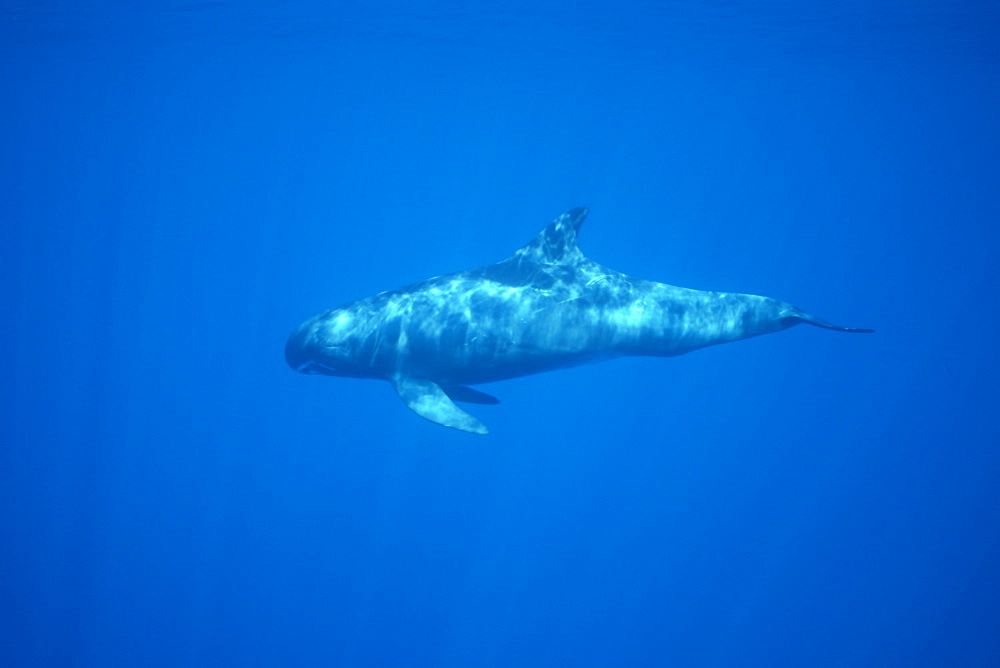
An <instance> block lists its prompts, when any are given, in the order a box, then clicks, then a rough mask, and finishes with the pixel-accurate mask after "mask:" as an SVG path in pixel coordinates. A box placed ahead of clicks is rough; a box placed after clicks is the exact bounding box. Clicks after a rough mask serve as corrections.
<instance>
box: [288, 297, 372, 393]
mask: <svg viewBox="0 0 1000 668" xmlns="http://www.w3.org/2000/svg"><path fill="white" fill-rule="evenodd" d="M357 324H358V318H357V314H355V313H352V311H351V310H350V309H347V308H337V309H333V310H332V311H327V312H326V313H322V314H320V315H317V316H314V317H312V318H310V319H309V320H306V321H305V322H304V323H302V324H301V325H299V327H298V328H297V329H296V330H295V331H294V332H292V334H291V336H289V337H288V342H287V343H285V361H286V362H288V366H290V367H291V368H292V369H293V370H294V371H298V372H300V373H307V374H321V375H324V376H350V377H355V378H357V377H367V376H372V375H377V374H374V373H373V372H372V370H371V369H370V368H369V365H367V364H364V363H363V360H364V359H365V357H364V356H363V355H359V348H361V346H360V345H359V343H360V342H359V332H358V329H357V327H356V326H357ZM360 352H363V351H360Z"/></svg>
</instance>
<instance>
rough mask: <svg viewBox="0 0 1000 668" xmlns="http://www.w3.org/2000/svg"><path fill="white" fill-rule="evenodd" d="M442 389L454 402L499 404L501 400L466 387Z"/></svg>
mask: <svg viewBox="0 0 1000 668" xmlns="http://www.w3.org/2000/svg"><path fill="white" fill-rule="evenodd" d="M441 389H442V390H444V393H445V394H447V395H448V397H449V398H450V399H451V400H452V401H464V402H465V403H468V404H498V403H500V400H499V399H497V398H496V397H494V396H493V395H492V394H486V393H485V392H480V391H479V390H474V389H472V388H471V387H466V386H465V385H442V386H441Z"/></svg>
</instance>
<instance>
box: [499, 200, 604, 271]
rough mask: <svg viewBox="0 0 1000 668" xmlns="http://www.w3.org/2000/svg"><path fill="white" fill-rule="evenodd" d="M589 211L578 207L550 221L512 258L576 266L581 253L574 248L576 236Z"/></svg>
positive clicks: (580, 258)
mask: <svg viewBox="0 0 1000 668" xmlns="http://www.w3.org/2000/svg"><path fill="white" fill-rule="evenodd" d="M587 213H589V210H588V209H587V207H585V206H578V207H577V208H575V209H572V210H570V211H567V212H566V213H564V214H563V215H561V216H559V217H558V218H556V219H555V220H554V221H552V224H551V225H549V226H548V227H546V228H545V229H544V230H542V231H541V232H540V233H539V234H538V236H537V237H535V238H534V239H533V240H532V242H531V243H530V244H528V245H527V246H525V247H524V248H522V249H521V250H519V251H517V252H516V253H514V257H516V258H519V259H523V260H528V261H531V262H537V263H538V264H576V263H577V262H580V261H581V260H583V253H581V252H580V249H579V248H577V247H576V235H577V232H579V231H580V225H582V224H583V219H584V218H586V217H587Z"/></svg>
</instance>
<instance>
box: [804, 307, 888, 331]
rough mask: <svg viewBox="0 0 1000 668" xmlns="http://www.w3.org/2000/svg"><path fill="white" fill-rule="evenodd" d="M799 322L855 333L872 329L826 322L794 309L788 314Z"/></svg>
mask: <svg viewBox="0 0 1000 668" xmlns="http://www.w3.org/2000/svg"><path fill="white" fill-rule="evenodd" d="M788 317H790V318H793V319H795V320H798V321H800V322H808V323H809V324H810V325H816V326H817V327H823V328H824V329H832V330H834V331H837V332H854V333H856V334H871V333H872V332H874V331H875V330H874V329H862V328H861V327H841V326H840V325H834V324H833V323H832V322H827V321H826V320H823V319H822V318H817V317H816V316H814V315H811V314H809V313H806V312H805V311H800V310H798V309H795V314H794V315H791V316H788Z"/></svg>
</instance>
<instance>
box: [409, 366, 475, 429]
mask: <svg viewBox="0 0 1000 668" xmlns="http://www.w3.org/2000/svg"><path fill="white" fill-rule="evenodd" d="M392 386H393V387H394V388H395V389H396V393H397V394H399V398H400V399H402V400H403V401H404V402H405V403H406V405H407V406H409V407H410V410H412V411H413V412H414V413H416V414H417V415H419V416H420V417H423V418H427V419H428V420H430V421H431V422H437V423H438V424H443V425H444V426H446V427H452V428H453V429H461V430H462V431H470V432H472V433H473V434H486V433H488V431H489V430H488V429H486V425H484V424H483V423H482V422H480V421H479V420H477V419H476V418H474V417H472V416H471V415H469V414H468V413H466V412H465V411H463V410H461V409H460V408H459V407H458V406H456V405H455V404H454V403H452V400H451V399H449V398H448V395H447V394H445V392H444V390H442V389H441V386H440V385H438V384H437V383H435V382H432V381H429V380H419V379H416V378H403V377H401V376H396V377H394V378H393V379H392ZM470 391H474V390H470ZM486 396H489V395H486Z"/></svg>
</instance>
